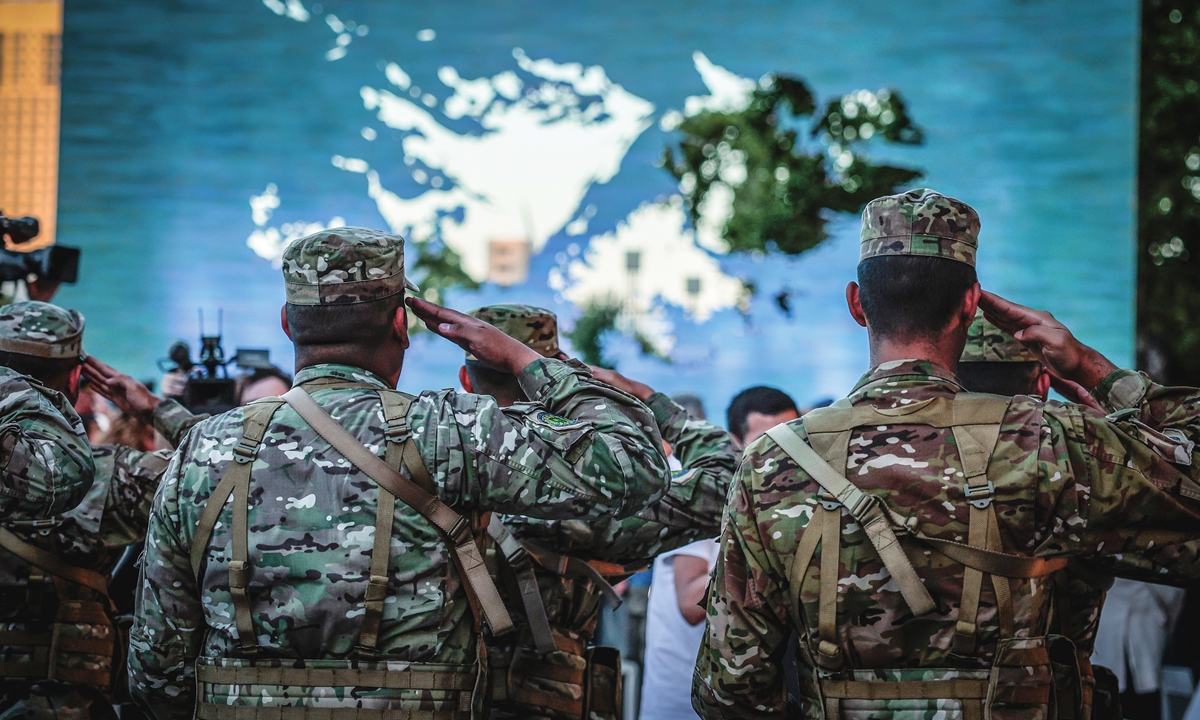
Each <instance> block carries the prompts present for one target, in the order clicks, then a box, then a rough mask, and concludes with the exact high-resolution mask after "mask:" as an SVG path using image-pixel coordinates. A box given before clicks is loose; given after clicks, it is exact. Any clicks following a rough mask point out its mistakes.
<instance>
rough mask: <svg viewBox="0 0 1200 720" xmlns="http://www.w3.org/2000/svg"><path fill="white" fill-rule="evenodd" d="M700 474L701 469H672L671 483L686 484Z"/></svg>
mask: <svg viewBox="0 0 1200 720" xmlns="http://www.w3.org/2000/svg"><path fill="white" fill-rule="evenodd" d="M699 474H700V471H699V470H688V469H686V468H685V469H683V470H672V471H671V484H672V485H686V484H688V483H689V482H691V481H692V479H693V478H695V477H696V476H697V475H699Z"/></svg>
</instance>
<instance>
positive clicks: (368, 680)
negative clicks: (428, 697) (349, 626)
mask: <svg viewBox="0 0 1200 720" xmlns="http://www.w3.org/2000/svg"><path fill="white" fill-rule="evenodd" d="M288 662H291V661H288ZM413 665H417V666H419V664H418V663H413ZM196 679H197V680H198V681H199V682H202V683H211V684H213V685H268V686H271V685H273V686H286V687H331V688H332V687H359V688H382V689H386V690H471V689H472V688H473V687H474V686H475V673H474V672H453V671H449V670H420V669H408V670H393V669H388V668H386V667H375V666H371V664H365V665H364V664H359V665H358V666H357V667H355V666H354V665H353V664H351V663H347V667H344V668H310V667H291V666H271V667H268V666H260V665H252V666H244V665H243V666H237V665H208V664H204V663H198V664H197V665H196Z"/></svg>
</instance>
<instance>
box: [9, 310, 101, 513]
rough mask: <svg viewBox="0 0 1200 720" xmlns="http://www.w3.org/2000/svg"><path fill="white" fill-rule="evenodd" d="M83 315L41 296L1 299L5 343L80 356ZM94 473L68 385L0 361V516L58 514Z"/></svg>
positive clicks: (25, 350)
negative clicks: (57, 386) (63, 389)
mask: <svg viewBox="0 0 1200 720" xmlns="http://www.w3.org/2000/svg"><path fill="white" fill-rule="evenodd" d="M82 336H83V316H82V315H80V314H79V313H77V312H75V311H74V310H63V309H62V308H58V307H55V306H53V305H49V304H47V303H41V302H32V301H31V302H20V303H14V304H12V305H5V306H4V307H0V351H4V352H12V353H17V354H21V355H36V356H37V357H45V358H47V359H58V358H70V357H80V355H81V354H82V352H83V350H82V347H81V341H80V340H81V338H82ZM94 476H95V464H94V463H93V461H92V454H91V451H90V450H89V449H88V439H87V432H86V431H85V430H84V428H83V422H82V421H81V420H80V419H79V415H78V414H77V413H76V412H75V409H74V408H73V407H71V403H70V402H69V401H68V400H67V399H66V398H65V397H64V396H63V395H62V393H59V392H56V391H54V390H51V389H50V388H48V387H46V386H45V385H43V384H41V383H40V382H38V381H37V380H35V379H33V378H31V377H27V376H25V375H21V374H20V373H17V372H15V371H13V370H11V369H9V368H6V367H0V517H4V518H11V519H22V520H34V519H38V518H46V517H52V516H54V515H57V514H59V513H62V512H64V511H66V510H68V509H70V508H71V507H74V506H75V505H76V504H77V503H78V502H79V501H80V500H81V499H82V498H83V496H84V493H86V492H87V490H88V488H89V487H90V486H91V484H92V479H93V477H94Z"/></svg>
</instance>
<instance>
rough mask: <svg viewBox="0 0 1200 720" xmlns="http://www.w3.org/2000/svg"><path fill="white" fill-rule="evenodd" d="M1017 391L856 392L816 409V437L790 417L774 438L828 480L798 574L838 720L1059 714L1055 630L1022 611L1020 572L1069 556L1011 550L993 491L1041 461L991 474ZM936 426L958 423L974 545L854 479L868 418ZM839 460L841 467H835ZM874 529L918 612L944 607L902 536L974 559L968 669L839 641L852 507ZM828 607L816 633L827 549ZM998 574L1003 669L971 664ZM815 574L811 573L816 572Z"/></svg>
mask: <svg viewBox="0 0 1200 720" xmlns="http://www.w3.org/2000/svg"><path fill="white" fill-rule="evenodd" d="M1008 403H1009V399H1008V398H1002V397H999V396H992V395H979V394H971V393H961V394H959V395H956V396H954V397H953V398H952V399H951V398H932V399H929V400H925V401H920V402H916V403H913V404H911V405H908V406H904V407H900V408H894V409H877V408H874V407H870V406H861V407H854V406H851V405H850V404H849V402H848V401H844V400H843V401H841V402H839V403H837V404H835V405H834V406H831V407H829V408H824V409H820V410H815V411H813V412H811V413H809V414H808V415H806V416H805V417H804V420H803V423H804V428H805V430H806V431H807V433H808V442H807V443H806V442H805V441H804V440H803V439H802V438H801V437H800V436H799V435H798V434H797V433H796V431H795V430H793V429H792V428H791V427H789V426H787V425H779V426H776V427H775V428H772V429H771V430H770V431H768V433H767V434H768V435H769V436H770V437H771V438H772V439H773V440H775V442H776V443H778V444H779V446H780V448H781V449H782V450H783V451H784V452H785V453H786V454H787V455H789V456H790V457H791V458H792V459H793V460H795V461H796V462H797V463H798V464H799V465H800V467H801V468H803V469H804V470H805V472H807V473H808V474H809V475H810V476H811V477H812V478H813V480H815V481H816V482H817V483H818V484H819V485H820V486H821V491H820V493H819V494H818V496H817V505H816V507H815V508H814V511H813V515H812V518H811V520H810V521H809V523H808V525H807V526H806V528H805V531H804V533H803V535H802V537H801V540H800V545H799V547H798V549H797V552H796V555H795V557H794V558H793V562H792V565H791V568H790V571H789V582H788V587H789V588H790V589H791V590H790V592H791V597H790V603H789V605H790V607H789V610H790V612H791V614H792V620H793V622H794V624H795V627H797V628H805V629H806V631H805V633H804V635H803V636H802V637H801V641H800V642H799V643H798V652H800V653H801V654H803V655H804V656H805V658H806V660H807V661H808V664H809V665H810V666H811V667H813V668H815V670H816V678H815V682H816V686H817V687H818V688H819V691H820V695H821V697H820V698H819V701H820V702H821V704H822V707H823V710H824V715H825V718H826V720H839V719H840V718H847V719H854V720H859V719H865V718H868V717H887V716H892V715H894V714H897V713H901V714H904V715H905V716H907V715H909V714H911V715H912V716H914V717H915V716H917V715H928V716H934V715H938V716H943V715H944V716H945V717H947V718H962V720H990V719H991V718H992V717H993V716H994V715H999V716H1002V717H1006V718H1007V717H1014V718H1015V717H1022V718H1025V717H1028V718H1046V717H1054V716H1055V709H1054V707H1053V704H1054V672H1053V668H1052V666H1051V662H1050V655H1049V649H1048V646H1049V644H1050V638H1048V637H1047V635H1048V632H1047V630H1048V629H1047V628H1046V627H1029V626H1027V623H1026V622H1025V619H1024V618H1021V619H1020V620H1021V622H1018V618H1014V613H1013V599H1012V594H1011V592H1010V587H1009V579H1010V578H1040V577H1045V576H1048V575H1051V574H1053V573H1055V572H1057V571H1059V570H1061V569H1062V568H1063V567H1064V566H1065V565H1066V560H1065V559H1052V560H1047V559H1042V558H1033V557H1028V556H1023V555H1014V554H1009V553H1007V552H1005V551H1004V548H1003V547H1002V545H1001V540H1000V533H999V525H998V521H997V517H996V509H995V506H994V505H993V499H994V498H995V496H996V495H997V493H1001V494H1004V495H1006V496H1010V497H1011V496H1012V495H1014V494H1017V493H1019V492H1020V491H1021V490H1022V489H1024V488H1027V487H1028V485H1029V480H1030V478H1031V477H1033V476H1034V473H1035V471H1036V469H1035V468H1034V467H1033V466H1032V463H1033V462H1036V455H1035V456H1033V457H1031V458H1030V460H1029V462H1030V463H1031V464H1029V465H1026V466H1021V467H1003V466H1002V465H1001V466H1000V467H998V468H997V469H995V470H993V471H992V472H991V473H989V467H988V466H989V461H990V460H991V457H992V454H993V452H994V450H995V447H996V443H997V440H998V438H999V434H1000V423H1001V421H1002V420H1003V418H1004V415H1005V412H1006V411H1007V408H1008ZM886 425H926V426H931V427H934V428H944V429H949V430H951V431H952V432H953V435H954V439H955V445H956V446H957V448H958V453H959V457H960V460H961V463H962V467H963V474H964V476H965V482H964V483H963V487H962V492H963V498H964V501H965V502H966V503H967V504H968V506H969V511H968V512H969V520H968V532H967V542H966V543H965V544H963V543H957V542H954V541H950V540H944V539H941V538H934V537H928V536H925V535H924V534H922V533H920V532H919V531H917V529H916V527H917V522H916V518H915V517H914V518H912V519H908V518H905V517H902V516H901V515H899V514H898V513H896V512H895V511H893V510H892V509H891V508H890V507H889V506H888V505H887V504H886V503H884V502H883V501H882V500H881V499H880V498H878V497H876V496H874V495H871V494H869V493H867V492H864V491H862V490H860V489H858V488H857V487H855V486H854V485H853V484H852V483H851V482H850V481H848V480H847V479H846V478H845V476H844V472H845V470H844V469H845V468H846V467H847V455H848V451H849V442H850V439H851V433H852V431H853V430H854V429H856V428H859V427H875V426H886ZM835 468H838V469H837V470H835ZM843 510H844V511H845V512H846V514H848V515H849V516H850V518H848V519H849V520H852V521H853V522H856V523H857V524H858V525H859V526H860V527H861V528H862V530H863V531H864V532H865V534H866V536H867V539H868V540H869V541H870V543H871V545H872V546H874V548H875V551H876V552H877V553H878V555H879V557H880V559H881V561H882V562H883V564H884V566H885V567H886V569H887V570H888V572H889V573H890V575H891V577H892V580H893V581H894V582H895V583H896V585H897V586H898V587H899V590H900V593H901V594H902V596H903V598H904V600H905V602H906V603H907V605H908V608H909V610H910V611H911V612H912V615H913V616H914V618H915V620H912V621H909V622H918V621H919V618H920V617H922V616H924V615H927V614H929V613H931V612H933V611H934V610H935V607H936V606H935V604H934V602H933V599H932V597H931V596H930V594H929V591H928V590H927V589H926V588H925V586H924V584H923V583H922V582H921V580H920V578H919V577H918V576H917V574H916V571H915V570H914V569H913V566H912V564H911V562H910V561H909V559H908V556H907V555H906V554H905V550H904V548H903V546H902V545H901V543H900V541H899V537H901V536H908V537H909V538H910V539H912V540H915V541H916V543H915V544H918V545H923V546H925V548H932V549H933V550H937V551H938V552H939V553H941V554H942V555H944V556H946V557H948V558H950V559H951V560H953V561H955V562H957V563H960V564H962V565H963V566H964V569H963V587H962V597H961V599H960V606H959V611H958V619H957V623H956V625H955V629H954V638H953V646H952V654H953V655H957V656H960V657H963V658H964V662H963V664H962V666H961V667H898V668H885V669H880V668H856V667H854V665H853V659H852V658H848V657H845V656H844V654H843V653H842V651H841V646H840V645H838V643H837V640H838V637H837V610H838V592H839V582H838V579H839V571H840V562H839V558H840V556H841V546H842V537H843V524H842V522H843V521H842V513H843ZM818 546H820V547H821V555H820V563H819V569H818V578H819V585H818V608H819V609H818V616H817V628H816V632H815V633H814V632H812V628H811V627H808V626H806V624H805V623H804V620H803V614H802V612H801V608H800V597H799V593H800V587H801V584H802V583H803V582H804V581H805V579H806V575H807V573H808V570H809V566H810V565H811V564H812V561H813V557H814V554H815V552H816V550H817V547H818ZM985 575H986V576H988V578H989V580H990V582H991V584H992V588H993V590H994V596H995V598H996V602H997V617H998V622H999V626H1000V627H999V630H1000V632H999V638H998V641H997V643H996V650H995V654H994V657H993V660H992V663H991V667H990V668H987V667H980V666H979V663H974V666H972V663H971V662H970V660H968V659H971V658H976V657H978V648H977V645H976V635H977V630H978V624H977V616H978V611H979V604H980V593H981V588H982V583H983V579H984V576H985ZM810 582H811V580H810Z"/></svg>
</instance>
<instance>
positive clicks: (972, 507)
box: [951, 423, 1011, 655]
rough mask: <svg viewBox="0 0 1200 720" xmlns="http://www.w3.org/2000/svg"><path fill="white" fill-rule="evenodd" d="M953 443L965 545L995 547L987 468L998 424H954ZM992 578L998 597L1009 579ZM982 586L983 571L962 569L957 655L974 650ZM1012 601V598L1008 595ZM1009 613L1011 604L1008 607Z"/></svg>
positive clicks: (995, 528)
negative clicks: (963, 497) (960, 475)
mask: <svg viewBox="0 0 1200 720" xmlns="http://www.w3.org/2000/svg"><path fill="white" fill-rule="evenodd" d="M951 430H952V431H953V433H954V442H955V445H957V446H958V454H959V458H960V459H961V461H962V465H963V474H964V475H965V476H966V483H965V485H964V488H963V491H964V493H965V495H966V499H967V504H968V512H969V516H968V519H967V544H968V545H970V546H971V547H975V548H986V549H988V550H998V549H999V548H995V547H993V546H992V545H993V543H992V537H993V535H995V537H996V538H997V539H998V538H999V525H998V520H997V518H996V507H995V504H994V503H993V502H992V501H993V500H994V498H995V486H994V485H993V483H992V482H991V481H990V480H988V477H987V467H988V463H989V462H990V461H991V458H992V454H993V452H994V451H995V448H996V443H997V441H998V440H999V439H1000V425H999V423H990V424H987V425H955V426H954V427H953V428H951ZM990 577H991V578H992V587H993V589H994V590H995V591H996V596H997V600H999V597H1000V594H1001V590H1000V587H999V585H1001V584H1002V585H1004V590H1005V591H1007V590H1008V581H1007V580H1006V579H1004V578H999V579H997V578H996V576H994V575H993V576H990ZM982 589H983V572H982V571H981V570H978V569H976V568H972V567H967V568H965V569H964V570H963V588H962V598H961V600H960V602H959V609H958V622H957V623H956V624H955V628H954V645H953V646H954V651H955V652H956V653H958V654H960V655H970V654H973V653H974V652H975V639H976V634H977V632H978V629H979V627H978V622H977V618H978V614H979V598H980V595H981V591H982ZM1009 601H1010V602H1011V597H1009ZM1008 610H1009V611H1010V615H1011V607H1009V608H1008Z"/></svg>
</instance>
